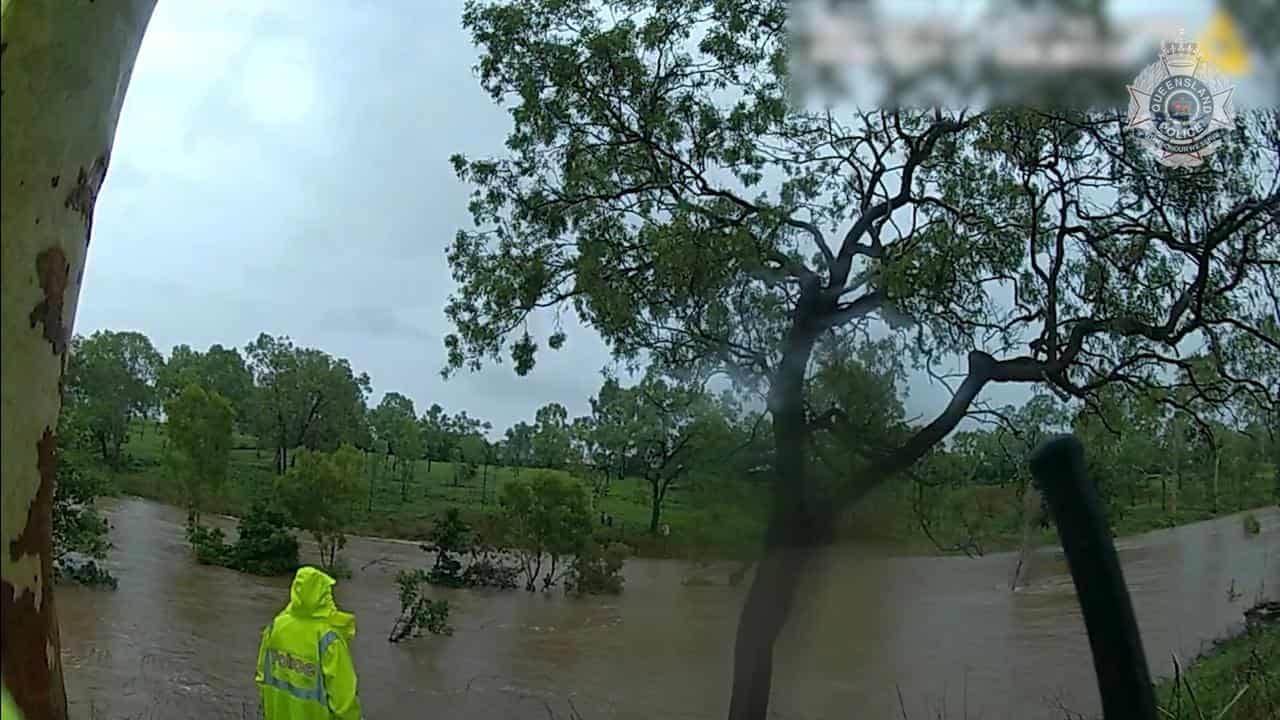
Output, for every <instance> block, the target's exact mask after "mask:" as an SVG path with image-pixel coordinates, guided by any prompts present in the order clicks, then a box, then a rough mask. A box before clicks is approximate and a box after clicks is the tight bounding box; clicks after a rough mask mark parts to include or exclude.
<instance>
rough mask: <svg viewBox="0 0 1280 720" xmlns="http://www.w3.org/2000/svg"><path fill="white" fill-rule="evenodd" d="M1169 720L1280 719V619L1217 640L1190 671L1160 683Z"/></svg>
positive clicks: (1158, 695) (1158, 692)
mask: <svg viewBox="0 0 1280 720" xmlns="http://www.w3.org/2000/svg"><path fill="white" fill-rule="evenodd" d="M1156 700H1157V703H1158V704H1159V706H1160V707H1161V708H1162V709H1163V711H1164V712H1163V713H1162V717H1166V718H1170V720H1200V718H1210V717H1212V718H1222V719H1223V720H1227V719H1230V720H1272V719H1273V718H1276V717H1280V623H1275V622H1272V623H1271V624H1266V625H1260V626H1257V627H1253V628H1250V629H1248V630H1246V631H1245V632H1244V633H1243V634H1242V635H1239V636H1237V637H1233V638H1230V639H1227V640H1223V641H1221V642H1219V643H1217V644H1216V645H1215V646H1214V647H1213V648H1212V649H1211V650H1210V651H1209V652H1207V653H1206V654H1204V655H1203V656H1201V657H1200V658H1198V659H1197V660H1196V661H1195V662H1194V663H1193V664H1192V665H1191V666H1190V667H1187V668H1185V672H1175V675H1174V677H1172V678H1168V679H1165V680H1161V681H1160V682H1158V683H1157V684H1156Z"/></svg>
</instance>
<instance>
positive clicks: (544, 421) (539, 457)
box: [529, 403, 573, 470]
mask: <svg viewBox="0 0 1280 720" xmlns="http://www.w3.org/2000/svg"><path fill="white" fill-rule="evenodd" d="M572 447H573V446H572V442H571V435H570V432H569V411H567V410H565V408H564V406H563V405H561V404H560V403H548V404H546V405H543V406H542V407H540V408H538V411H537V413H535V415H534V425H533V435H532V437H531V438H530V448H529V450H530V454H531V456H532V457H531V459H532V465H533V466H534V467H540V468H549V469H554V470H560V469H563V468H565V467H566V466H567V465H568V464H569V460H570V458H571V456H572V453H573V450H572Z"/></svg>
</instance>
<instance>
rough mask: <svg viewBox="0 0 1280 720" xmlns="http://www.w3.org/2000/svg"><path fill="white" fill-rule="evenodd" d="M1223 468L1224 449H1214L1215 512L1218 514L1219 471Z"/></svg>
mask: <svg viewBox="0 0 1280 720" xmlns="http://www.w3.org/2000/svg"><path fill="white" fill-rule="evenodd" d="M1221 469H1222V450H1214V451H1213V514H1214V515H1217V514H1218V471H1219V470H1221Z"/></svg>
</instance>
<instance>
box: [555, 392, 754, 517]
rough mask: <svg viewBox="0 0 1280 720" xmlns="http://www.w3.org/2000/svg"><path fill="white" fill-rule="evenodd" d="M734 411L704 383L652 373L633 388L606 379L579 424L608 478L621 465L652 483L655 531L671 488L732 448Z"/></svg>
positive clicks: (586, 445) (716, 461)
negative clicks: (709, 392)
mask: <svg viewBox="0 0 1280 720" xmlns="http://www.w3.org/2000/svg"><path fill="white" fill-rule="evenodd" d="M731 414H732V413H731V412H728V411H726V408H724V407H721V406H719V405H717V404H716V402H715V401H714V399H713V398H711V397H710V396H708V395H707V394H706V393H705V392H704V391H703V390H702V389H701V387H698V386H696V385H695V384H687V385H686V384H680V383H675V382H668V381H667V380H666V379H663V378H661V377H657V376H656V375H654V374H653V373H650V374H649V375H646V376H645V377H644V379H642V380H641V381H640V383H639V384H637V385H636V386H635V387H631V388H623V387H621V386H620V385H619V384H618V383H617V382H616V381H615V380H612V379H608V380H606V381H605V383H604V385H603V386H602V387H601V388H600V392H599V393H598V394H597V396H596V397H594V398H592V399H591V416H590V418H588V419H586V420H585V422H583V423H580V424H578V425H576V426H575V429H576V430H577V431H578V433H579V434H580V436H581V437H582V445H583V448H584V450H585V452H586V453H587V455H588V457H589V458H590V459H591V462H592V463H593V464H594V465H596V467H598V468H601V469H602V472H603V474H604V475H605V477H606V479H607V478H608V473H609V472H610V470H611V469H612V468H617V470H616V472H618V473H623V472H633V473H635V474H637V475H639V476H640V477H642V478H644V480H645V482H647V483H648V484H649V489H650V493H649V510H650V513H649V532H650V534H654V533H657V531H658V526H659V522H660V519H661V513H662V507H663V503H664V501H665V500H666V497H667V493H668V491H670V490H671V489H672V488H673V487H675V486H676V484H677V482H679V481H680V480H681V479H682V478H684V477H686V476H687V475H689V474H690V473H693V472H696V471H699V470H702V469H704V468H709V467H714V466H716V465H718V464H719V463H722V462H724V460H725V459H726V458H728V457H729V456H730V455H731V454H732V450H733V447H732V446H733V445H734V438H733V437H732V431H731V429H730V428H729V427H728V417H729V416H730V415H731ZM599 494H602V493H599Z"/></svg>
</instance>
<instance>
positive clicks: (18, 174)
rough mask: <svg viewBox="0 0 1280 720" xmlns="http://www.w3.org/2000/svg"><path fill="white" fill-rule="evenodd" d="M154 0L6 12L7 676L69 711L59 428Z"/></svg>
mask: <svg viewBox="0 0 1280 720" xmlns="http://www.w3.org/2000/svg"><path fill="white" fill-rule="evenodd" d="M153 6H154V0H119V1H118V2H109V3H107V2H103V3H94V4H90V3H72V2H30V1H24V0H5V2H4V7H3V10H2V11H0V12H2V13H3V14H2V16H0V35H2V36H3V39H2V42H0V55H2V61H0V62H2V63H3V76H2V78H3V79H2V83H3V92H4V101H3V103H0V165H3V167H4V173H3V180H2V183H3V193H2V197H3V203H4V214H3V216H2V217H0V237H3V238H4V242H3V245H0V248H2V249H0V278H2V280H0V297H2V298H3V303H2V309H0V334H2V335H3V337H4V353H3V355H2V356H0V367H2V368H3V373H2V376H3V379H2V380H0V383H2V386H3V394H2V397H3V409H4V411H3V412H2V413H0V437H2V438H3V445H0V447H2V448H3V449H2V450H0V462H2V464H3V469H2V471H0V475H2V476H3V478H4V482H3V483H0V493H2V494H0V497H2V498H3V502H0V512H2V514H3V518H2V521H0V534H3V538H2V542H0V546H3V552H0V630H2V632H0V675H2V676H3V677H4V683H5V685H6V686H7V687H8V689H9V690H10V692H11V693H12V694H13V698H14V701H15V702H16V703H17V705H18V707H19V708H20V709H21V710H22V711H23V713H24V715H25V716H26V717H28V718H32V719H33V720H34V719H40V720H43V719H44V718H55V719H56V720H62V719H63V718H65V717H66V715H67V696H66V690H65V689H64V687H63V684H62V664H61V660H60V658H59V647H60V642H59V637H58V622H57V618H56V616H55V610H54V597H53V586H52V548H51V531H50V525H51V503H52V500H53V491H54V477H55V474H56V471H57V439H56V436H55V434H54V433H55V431H56V427H57V422H58V413H59V410H60V409H61V406H62V399H61V395H60V389H61V385H62V373H63V369H64V367H65V362H66V349H67V343H68V341H69V339H70V336H71V328H72V325H73V322H74V319H75V310H76V301H77V299H78V297H79V293H80V281H81V278H82V276H83V270H84V261H85V255H86V251H87V249H88V241H89V230H90V224H91V221H92V219H93V206H94V202H95V200H96V199H97V195H98V190H99V188H100V187H101V184H102V180H103V178H104V177H105V175H106V171H107V162H108V157H109V156H110V150H111V143H112V140H113V139H114V137H115V128H116V121H117V119H118V118H119V115H120V106H121V103H122V102H123V100H124V91H125V88H127V87H128V84H129V75H130V73H131V72H132V69H133V61H134V57H135V56H136V55H137V52H138V46H139V44H140V43H141V41H142V34H143V32H144V30H145V29H146V26H147V20H148V19H149V18H150V16H151V10H152V7H153Z"/></svg>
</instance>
